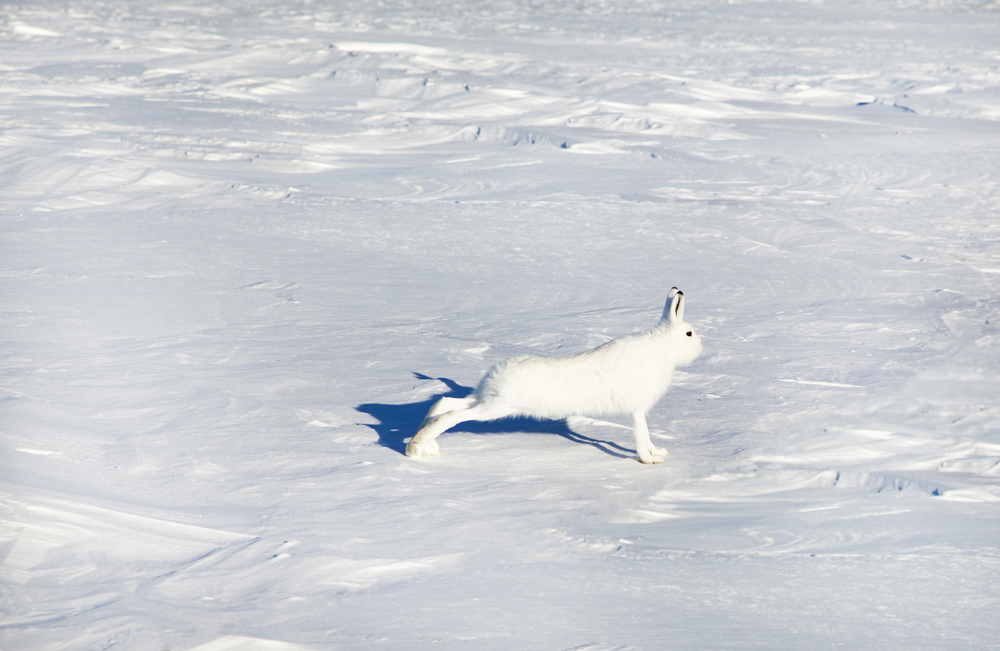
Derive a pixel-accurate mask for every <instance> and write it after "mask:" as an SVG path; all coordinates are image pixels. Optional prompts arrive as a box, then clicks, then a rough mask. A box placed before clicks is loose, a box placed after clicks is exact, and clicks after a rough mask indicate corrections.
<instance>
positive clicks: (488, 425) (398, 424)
mask: <svg viewBox="0 0 1000 651" xmlns="http://www.w3.org/2000/svg"><path fill="white" fill-rule="evenodd" d="M413 375H414V376H415V377H416V378H417V379H418V380H435V379H436V380H440V381H441V382H443V383H444V384H445V385H446V386H447V387H448V389H449V390H448V392H447V393H440V394H438V395H436V396H434V397H433V398H430V399H429V400H422V401H421V402H411V403H409V404H405V405H387V404H380V403H367V404H363V405H358V406H357V407H356V409H357V410H358V411H360V412H363V413H365V414H370V415H371V416H374V417H375V418H377V419H378V421H379V422H378V423H375V424H374V425H372V424H369V425H368V427H371V428H372V429H373V430H375V431H376V432H377V433H378V442H379V445H382V446H384V447H387V448H389V449H390V450H395V451H396V452H399V453H400V454H406V443H405V442H404V441H405V440H406V439H408V438H410V437H411V436H413V435H414V434H415V433H416V432H417V427H418V426H419V425H420V423H421V422H422V421H423V420H424V416H426V415H427V411H428V410H429V409H430V408H431V405H433V404H434V403H435V402H437V401H438V400H439V399H440V398H444V397H447V398H464V397H466V396H467V395H469V394H470V393H472V388H471V387H465V386H462V385H461V384H458V383H457V382H455V381H454V380H449V379H448V378H443V377H439V378H432V377H428V376H426V375H423V374H421V373H414V374H413ZM448 432H469V433H472V434H502V433H504V432H539V433H544V434H555V435H557V436H561V437H563V438H566V439H569V440H570V441H573V442H575V443H584V444H586V445H592V446H594V447H595V448H597V449H598V450H601V451H602V452H604V453H605V454H610V455H611V456H613V457H621V458H623V459H627V458H631V457H632V456H634V455H635V450H629V449H628V448H623V447H622V446H620V445H618V444H617V443H613V442H611V441H602V440H600V439H595V438H591V437H589V436H584V435H583V434H579V433H577V432H574V431H573V430H571V429H570V428H569V425H568V424H567V423H566V421H565V420H535V419H534V418H526V417H523V416H519V417H516V418H503V419H500V420H488V421H467V422H464V423H459V424H458V425H456V426H455V427H453V428H451V429H450V430H448ZM445 436H447V433H445Z"/></svg>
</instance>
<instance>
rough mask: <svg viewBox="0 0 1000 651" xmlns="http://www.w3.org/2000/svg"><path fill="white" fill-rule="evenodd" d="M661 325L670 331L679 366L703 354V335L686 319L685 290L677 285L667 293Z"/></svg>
mask: <svg viewBox="0 0 1000 651" xmlns="http://www.w3.org/2000/svg"><path fill="white" fill-rule="evenodd" d="M660 325H661V327H665V328H666V330H667V332H668V336H669V337H670V342H671V347H672V348H673V349H674V351H675V353H676V359H677V366H687V365H688V364H690V363H691V362H693V361H694V359H695V358H696V357H697V356H698V355H700V354H701V337H699V336H698V334H697V333H696V332H695V331H694V328H692V327H691V324H690V323H688V322H687V321H685V320H684V292H682V291H681V290H679V289H677V288H676V287H674V288H673V289H671V290H670V293H669V294H668V295H667V304H666V306H665V307H664V308H663V318H662V319H661V320H660Z"/></svg>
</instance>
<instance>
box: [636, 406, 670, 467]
mask: <svg viewBox="0 0 1000 651" xmlns="http://www.w3.org/2000/svg"><path fill="white" fill-rule="evenodd" d="M632 431H633V433H634V434H635V452H636V454H637V455H638V456H639V461H641V462H642V463H663V459H662V458H661V457H663V456H666V454H667V451H666V450H664V449H663V448H656V447H653V443H652V441H650V440H649V428H648V427H646V414H644V413H642V412H636V413H634V414H632Z"/></svg>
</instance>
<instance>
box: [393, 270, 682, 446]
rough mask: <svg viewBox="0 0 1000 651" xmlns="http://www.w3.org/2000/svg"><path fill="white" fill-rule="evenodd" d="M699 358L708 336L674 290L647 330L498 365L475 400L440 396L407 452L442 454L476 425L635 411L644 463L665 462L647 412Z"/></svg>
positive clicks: (635, 427) (482, 384) (487, 376)
mask: <svg viewBox="0 0 1000 651" xmlns="http://www.w3.org/2000/svg"><path fill="white" fill-rule="evenodd" d="M699 354H701V339H700V338H699V337H698V335H696V334H695V333H694V330H692V328H691V326H690V325H688V324H687V323H685V322H684V294H683V293H682V292H681V291H680V290H678V289H677V288H676V287H674V288H673V289H671V290H670V294H669V295H668V297H667V304H666V306H665V307H664V308H663V318H661V319H660V322H659V323H658V324H657V325H656V327H655V328H653V329H652V330H649V331H648V332H643V333H639V334H635V335H628V336H625V337H620V338H618V339H614V340H612V341H609V342H608V343H606V344H603V345H601V346H598V347H597V348H594V349H592V350H588V351H586V352H583V353H578V354H576V355H569V356H566V357H534V356H531V355H522V356H520V357H514V358H512V359H508V360H507V361H505V362H500V363H499V364H497V365H496V366H494V367H493V368H491V369H490V370H489V372H487V373H486V376H485V377H483V379H482V380H481V381H480V382H479V386H478V387H476V390H475V392H473V394H472V395H470V396H469V397H467V398H441V399H440V400H438V401H437V402H436V403H434V406H432V407H431V409H430V411H429V412H427V417H426V418H424V422H423V423H421V425H420V429H418V430H417V433H416V435H414V437H413V439H412V440H411V441H410V443H409V445H407V446H406V455H407V456H409V457H426V456H436V455H438V454H439V451H438V444H437V442H436V441H435V440H434V439H436V438H437V437H438V435H440V434H441V433H442V432H444V431H445V430H447V429H449V428H451V427H454V426H455V425H457V424H459V423H462V422H465V421H469V420H477V421H478V420H494V419H497V418H507V417H512V416H528V417H532V418H542V419H559V418H568V417H569V416H582V415H588V416H603V415H612V414H620V415H625V414H631V415H632V422H633V426H632V427H633V432H634V434H635V449H636V453H637V454H638V455H639V461H641V462H642V463H662V461H663V459H662V457H663V456H664V455H666V454H667V451H666V450H664V449H663V448H657V447H653V444H652V442H651V441H650V440H649V430H648V429H647V427H646V414H647V413H649V410H650V409H652V408H653V405H655V404H656V403H657V401H658V400H659V399H660V398H662V397H663V394H665V393H666V392H667V389H668V388H670V382H671V380H672V379H673V377H674V369H675V368H677V367H678V366H685V365H687V364H690V363H691V362H692V361H694V359H695V358H696V357H697V356H698V355H699Z"/></svg>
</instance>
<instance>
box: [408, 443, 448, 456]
mask: <svg viewBox="0 0 1000 651" xmlns="http://www.w3.org/2000/svg"><path fill="white" fill-rule="evenodd" d="M440 454H441V449H440V448H439V447H438V443H437V441H428V442H427V443H424V444H423V445H420V444H418V443H414V442H413V441H410V443H409V445H407V446H406V456H408V457H437V456H440Z"/></svg>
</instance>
